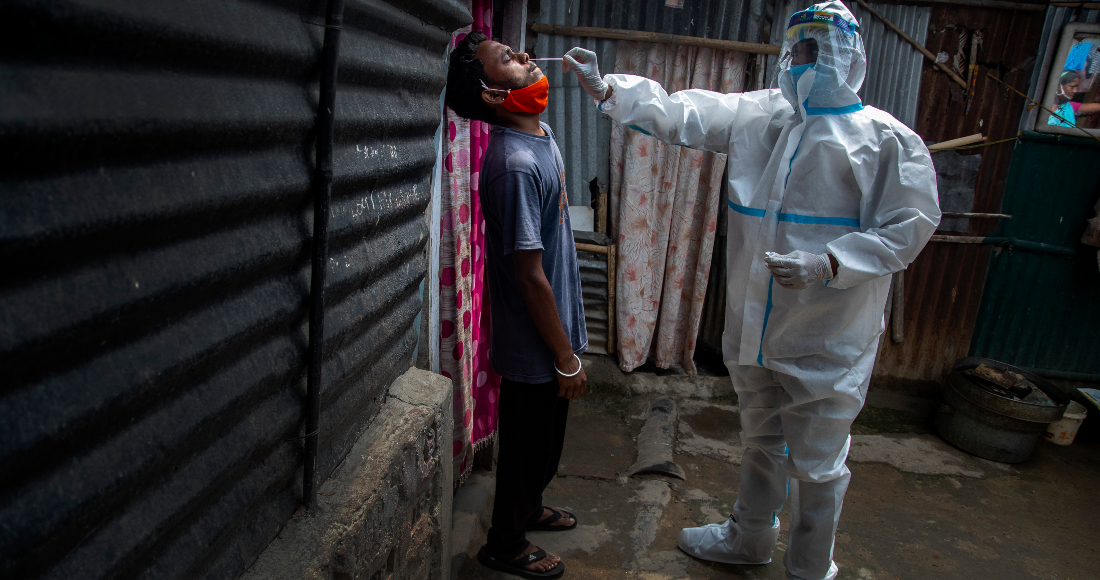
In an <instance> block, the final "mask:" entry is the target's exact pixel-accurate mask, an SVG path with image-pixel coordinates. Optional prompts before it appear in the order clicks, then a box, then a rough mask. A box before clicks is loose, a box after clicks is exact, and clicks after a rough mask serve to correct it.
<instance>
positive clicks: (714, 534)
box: [680, 518, 779, 565]
mask: <svg viewBox="0 0 1100 580" xmlns="http://www.w3.org/2000/svg"><path fill="white" fill-rule="evenodd" d="M778 540H779V520H778V519H777V520H776V521H775V524H774V525H773V526H772V527H771V529H768V530H764V531H761V532H746V531H745V530H742V529H741V526H739V525H737V522H735V521H733V518H730V519H728V520H726V523H724V524H708V525H705V526H701V527H698V528H684V529H683V530H680V549H681V550H683V551H684V552H687V554H688V555H689V556H694V557H696V558H699V559H700V560H709V561H711V562H722V563H724V564H740V565H756V564H770V563H771V561H772V551H774V550H775V544H776V542H777V541H778Z"/></svg>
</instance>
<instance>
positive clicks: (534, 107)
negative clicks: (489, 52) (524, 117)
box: [481, 76, 550, 115]
mask: <svg viewBox="0 0 1100 580" xmlns="http://www.w3.org/2000/svg"><path fill="white" fill-rule="evenodd" d="M481 86H483V87H485V83H484V82H482V83H481ZM485 88H486V89H487V90H490V91H496V90H502V89H490V88H489V87H485ZM507 92H508V96H507V97H505V98H504V108H505V109H507V110H509V111H511V112H513V113H528V114H536V115H537V114H539V113H542V112H543V111H545V110H546V102H547V101H548V100H549V99H550V81H548V80H546V77H545V76H544V77H542V78H541V79H539V80H537V81H535V82H534V83H532V84H531V85H528V86H526V87H523V88H522V89H514V90H509V91H507Z"/></svg>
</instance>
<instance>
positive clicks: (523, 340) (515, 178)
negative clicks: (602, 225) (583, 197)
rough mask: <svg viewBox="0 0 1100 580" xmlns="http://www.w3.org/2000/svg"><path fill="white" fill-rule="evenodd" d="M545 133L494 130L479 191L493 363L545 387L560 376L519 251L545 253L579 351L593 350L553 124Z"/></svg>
mask: <svg viewBox="0 0 1100 580" xmlns="http://www.w3.org/2000/svg"><path fill="white" fill-rule="evenodd" d="M542 128H543V130H544V131H546V134H547V136H545V137H542V136H538V135H531V134H530V133H524V132H523V131H516V130H513V129H506V128H504V127H496V126H494V127H493V132H492V136H491V137H490V140H489V147H488V148H487V149H486V150H485V158H484V159H483V160H482V162H481V182H480V187H479V191H480V192H481V209H482V212H484V214H485V250H486V253H487V256H488V263H487V265H486V266H487V270H488V273H489V276H488V282H489V304H490V306H491V311H490V313H491V319H492V323H493V341H492V345H491V347H490V350H489V360H490V361H492V363H493V369H494V370H495V371H496V372H497V374H498V375H500V376H502V377H504V378H506V379H509V380H512V381H517V382H523V383H544V382H547V381H550V380H553V379H554V377H555V375H556V374H557V373H556V372H555V371H554V355H553V353H552V352H550V347H548V346H547V345H546V341H544V340H543V339H542V335H541V334H539V330H538V328H536V327H535V322H534V320H533V319H532V318H531V314H530V313H529V312H528V311H527V303H526V302H525V301H524V299H523V292H521V291H520V288H519V284H518V283H517V282H516V271H515V267H514V265H513V264H512V252H513V251H515V250H539V249H541V250H542V269H543V271H544V272H545V273H546V279H547V280H548V281H549V282H550V287H551V288H552V289H553V291H554V302H555V303H556V304H557V307H558V316H559V317H560V318H561V324H562V327H563V328H564V329H565V334H566V336H568V337H569V342H570V344H571V345H572V346H573V352H575V353H577V354H580V353H582V352H584V351H585V350H587V349H588V331H587V329H586V328H585V326H584V304H583V302H582V299H581V277H580V271H579V270H578V268H577V249H576V246H574V244H573V230H572V229H571V227H570V225H569V198H568V197H567V196H566V191H565V164H564V163H562V160H561V153H560V152H559V151H558V145H557V143H555V142H554V134H553V132H551V131H550V127H549V126H548V125H547V124H546V123H542Z"/></svg>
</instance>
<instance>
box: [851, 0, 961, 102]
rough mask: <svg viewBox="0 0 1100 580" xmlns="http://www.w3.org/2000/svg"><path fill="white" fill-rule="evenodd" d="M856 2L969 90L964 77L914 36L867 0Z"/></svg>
mask: <svg viewBox="0 0 1100 580" xmlns="http://www.w3.org/2000/svg"><path fill="white" fill-rule="evenodd" d="M856 2H858V3H859V5H860V6H862V7H863V9H864V10H866V11H868V12H870V13H871V15H872V16H874V17H875V18H878V19H879V20H881V21H882V23H883V24H885V25H886V27H887V28H889V29H890V30H893V31H894V32H896V33H898V36H900V37H901V38H902V39H903V40H905V42H908V43H909V44H912V45H913V47H914V48H916V49H917V50H919V51H920V53H921V54H923V55H924V57H925V58H927V59H928V60H929V61H931V62H932V64H933V65H935V66H936V68H938V69H940V70H941V71H943V72H945V73H947V76H949V77H951V80H953V81H955V83H957V84H958V85H959V86H960V87H962V90H964V91H965V90H967V88H966V81H964V80H962V77H960V76H959V75H957V74H955V71H953V70H951V69H949V68H947V67H946V66H944V64H943V63H942V62H936V55H934V54H932V53H931V52H930V51H929V50H928V49H927V48H924V45H922V44H921V43H919V42H917V41H916V40H913V37H912V36H909V35H908V34H906V33H905V31H904V30H902V29H900V28H898V27H897V25H895V24H894V23H893V22H890V21H889V20H887V19H886V17H885V16H883V15H881V14H879V13H878V11H877V10H875V9H874V8H871V5H870V4H868V3H867V2H866V1H865V0H856Z"/></svg>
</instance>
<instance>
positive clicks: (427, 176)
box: [0, 0, 470, 579]
mask: <svg viewBox="0 0 1100 580" xmlns="http://www.w3.org/2000/svg"><path fill="white" fill-rule="evenodd" d="M323 8H324V2H323V1H319V0H318V1H313V2H281V1H270V2H245V3H242V2H223V1H220V0H187V1H178V0H177V1H168V0H156V1H146V2H127V1H123V0H86V1H82V2H51V3H43V2H34V1H30V0H27V1H24V0H9V1H7V2H4V3H2V4H0V27H2V28H3V35H2V38H3V41H2V44H0V46H2V48H0V75H2V80H0V103H3V105H2V106H0V149H2V150H3V151H4V152H5V154H4V155H3V156H2V158H0V255H2V258H3V261H4V263H5V266H6V268H5V272H6V275H5V276H4V277H3V278H2V279H0V329H2V330H0V368H3V369H4V379H3V381H2V382H0V385H2V386H0V576H3V577H5V578H81V579H85V578H88V579H93V578H158V579H159V578H234V577H236V576H237V575H239V574H240V572H241V571H242V570H243V569H244V568H245V567H246V566H247V565H248V564H249V563H250V562H251V561H252V560H253V558H255V556H256V554H258V553H259V552H260V550H261V549H262V548H263V547H264V546H265V545H266V544H267V543H268V542H269V541H270V540H271V539H272V538H273V537H274V536H275V534H276V533H277V532H278V531H279V529H280V528H281V527H282V525H283V523H284V522H285V521H286V520H287V519H288V518H289V517H290V515H291V513H292V512H293V511H294V510H295V509H296V508H297V506H298V505H300V501H301V497H300V496H301V467H302V456H301V454H302V444H301V436H302V435H303V433H302V432H301V416H302V406H303V397H304V386H305V385H304V383H305V379H304V375H305V370H304V367H305V364H304V355H305V349H306V343H307V338H306V318H307V310H308V294H309V284H310V283H309V278H310V272H309V268H310V264H309V259H310V258H309V256H310V253H309V247H310V238H311V232H310V230H311V227H312V223H313V219H312V202H311V199H312V198H311V195H312V194H311V181H312V174H313V151H314V140H315V130H314V123H315V118H316V111H315V107H316V102H317V98H318V96H317V92H318V87H317V77H318V72H319V70H320V55H321V44H322V36H323V31H324V27H323V25H324V15H323ZM469 21H470V17H469V14H468V10H467V8H464V7H463V6H461V5H460V4H459V3H457V2H450V1H448V0H433V1H430V2H429V1H421V2H408V1H401V2H397V1H394V2H392V3H386V2H382V1H380V0H365V1H364V0H349V1H348V2H347V8H346V12H345V20H344V26H343V39H342V48H341V63H340V76H339V81H340V82H339V86H338V88H337V110H336V112H335V116H336V123H337V125H336V148H335V166H336V175H335V179H334V187H333V201H332V216H331V225H330V236H331V238H330V251H331V260H330V262H329V264H328V267H329V276H328V290H327V301H326V304H327V309H326V324H325V331H326V340H327V342H326V344H325V347H326V348H325V350H324V359H325V370H324V375H325V380H324V384H323V385H322V391H321V398H322V410H321V431H320V437H321V441H320V449H321V451H320V456H319V460H318V464H319V476H320V478H322V479H323V478H325V477H327V475H328V474H329V473H330V472H331V471H332V470H333V468H334V467H335V466H336V465H337V464H338V463H339V462H340V460H341V459H342V458H343V456H344V455H345V454H346V453H347V451H348V449H349V447H350V445H351V444H352V442H354V441H355V440H356V438H357V436H358V435H359V434H360V433H361V432H362V430H363V429H364V428H365V426H366V425H367V423H369V422H370V420H371V419H372V418H373V417H374V416H375V413H376V410H377V408H378V407H379V405H380V403H381V402H382V400H383V397H384V396H385V393H386V389H387V387H388V385H389V384H390V383H391V381H392V379H393V378H394V377H395V376H397V375H398V374H400V373H401V372H404V371H405V370H407V369H408V368H409V366H410V359H411V354H412V352H413V348H414V346H415V344H416V341H417V329H416V328H415V327H414V324H413V321H414V318H415V317H416V315H417V314H418V312H419V311H420V297H419V293H418V287H419V285H420V282H421V280H422V279H423V277H424V272H425V264H424V258H423V256H424V253H423V251H422V249H423V247H424V244H425V242H426V241H427V237H428V230H427V225H426V222H425V219H424V217H423V216H424V209H425V207H426V206H427V204H428V202H429V199H430V180H431V171H432V166H433V164H434V161H435V148H434V146H433V142H432V139H433V135H434V133H435V131H436V128H437V126H438V124H439V95H440V92H441V90H442V89H443V85H444V82H445V60H444V54H445V51H446V47H447V43H448V41H449V39H450V35H449V31H450V30H453V29H455V28H457V27H459V26H462V25H463V24H465V23H468V22H469Z"/></svg>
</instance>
